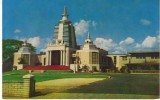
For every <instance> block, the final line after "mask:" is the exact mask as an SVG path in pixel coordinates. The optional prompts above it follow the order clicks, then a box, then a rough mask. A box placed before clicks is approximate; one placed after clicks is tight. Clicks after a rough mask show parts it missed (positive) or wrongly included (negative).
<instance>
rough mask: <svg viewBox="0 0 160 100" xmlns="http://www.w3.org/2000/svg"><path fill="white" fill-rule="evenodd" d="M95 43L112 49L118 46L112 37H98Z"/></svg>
mask: <svg viewBox="0 0 160 100" xmlns="http://www.w3.org/2000/svg"><path fill="white" fill-rule="evenodd" d="M94 43H95V45H96V46H97V47H99V48H102V49H105V50H111V49H112V48H114V47H115V46H116V44H115V43H113V42H112V39H104V38H96V39H95V41H94Z"/></svg>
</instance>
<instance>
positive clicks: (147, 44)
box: [142, 36, 156, 48]
mask: <svg viewBox="0 0 160 100" xmlns="http://www.w3.org/2000/svg"><path fill="white" fill-rule="evenodd" d="M155 44H156V37H151V36H147V37H146V38H145V39H144V41H143V42H142V47H144V48H152V47H154V46H155Z"/></svg>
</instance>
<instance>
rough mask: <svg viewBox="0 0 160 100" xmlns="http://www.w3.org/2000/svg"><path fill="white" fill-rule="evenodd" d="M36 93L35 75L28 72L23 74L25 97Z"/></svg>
mask: <svg viewBox="0 0 160 100" xmlns="http://www.w3.org/2000/svg"><path fill="white" fill-rule="evenodd" d="M34 94H35V80H34V75H31V74H28V75H24V76H23V95H22V96H23V97H25V98H29V97H31V96H33V95H34Z"/></svg>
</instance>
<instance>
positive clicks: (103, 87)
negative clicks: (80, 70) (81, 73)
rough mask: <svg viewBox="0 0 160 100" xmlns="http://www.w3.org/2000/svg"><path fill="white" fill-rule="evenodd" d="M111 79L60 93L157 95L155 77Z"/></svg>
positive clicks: (126, 76) (134, 76)
mask: <svg viewBox="0 0 160 100" xmlns="http://www.w3.org/2000/svg"><path fill="white" fill-rule="evenodd" d="M111 76H112V78H111V79H105V80H102V81H98V82H94V83H91V84H89V85H83V86H79V87H77V88H72V89H68V90H65V91H61V92H62V93H107V94H141V95H159V77H158V74H157V75H131V74H119V75H118V74H117V75H111Z"/></svg>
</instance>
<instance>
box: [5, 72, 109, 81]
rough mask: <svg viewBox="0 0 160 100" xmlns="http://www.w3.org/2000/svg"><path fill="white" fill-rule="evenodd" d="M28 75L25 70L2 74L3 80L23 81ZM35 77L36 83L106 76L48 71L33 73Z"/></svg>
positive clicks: (105, 76) (104, 76) (102, 76)
mask: <svg viewBox="0 0 160 100" xmlns="http://www.w3.org/2000/svg"><path fill="white" fill-rule="evenodd" d="M25 74H28V71H27V70H18V71H17V70H14V71H10V72H5V73H4V74H3V80H17V81H19V80H23V79H22V77H23V75H25ZM33 75H35V80H36V82H41V81H47V80H54V79H62V78H107V75H103V74H91V73H76V74H74V73H73V72H71V71H53V70H52V71H51V70H48V71H46V72H44V73H33Z"/></svg>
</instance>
